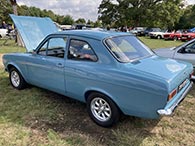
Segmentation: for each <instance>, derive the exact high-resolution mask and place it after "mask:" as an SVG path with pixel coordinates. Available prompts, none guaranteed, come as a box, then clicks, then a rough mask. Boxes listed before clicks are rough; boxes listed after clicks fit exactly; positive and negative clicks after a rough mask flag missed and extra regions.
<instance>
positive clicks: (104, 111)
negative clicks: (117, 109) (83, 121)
mask: <svg viewBox="0 0 195 146" xmlns="http://www.w3.org/2000/svg"><path fill="white" fill-rule="evenodd" d="M90 108H91V112H92V114H93V116H94V117H95V118H96V119H98V120H99V121H101V122H106V121H108V120H109V119H110V118H111V116H112V110H111V108H110V105H109V104H108V102H107V101H105V100H104V99H102V98H100V97H96V98H94V99H93V100H92V101H91V105H90Z"/></svg>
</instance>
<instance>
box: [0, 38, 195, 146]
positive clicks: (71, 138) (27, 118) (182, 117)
mask: <svg viewBox="0 0 195 146" xmlns="http://www.w3.org/2000/svg"><path fill="white" fill-rule="evenodd" d="M141 39H143V41H148V42H150V43H151V47H152V48H153V47H154V48H156V47H158V46H157V44H156V43H157V42H159V43H162V44H164V43H171V42H172V41H164V40H161V41H160V40H149V39H147V38H141ZM152 41H154V42H153V43H152ZM156 41H157V42H156ZM148 42H146V43H148ZM172 43H174V45H175V43H179V42H172ZM158 45H159V44H158ZM155 46H156V47H155ZM3 47H5V49H6V48H7V47H9V49H10V50H12V49H13V50H17V49H15V47H16V48H17V46H15V44H12V45H8V46H3ZM0 49H1V47H0ZM2 50H3V49H2ZM2 52H3V53H6V52H7V50H4V51H2ZM8 52H9V51H8ZM194 97H195V89H192V91H191V92H190V93H189V94H188V96H187V97H186V99H185V100H184V101H183V102H182V103H181V104H180V106H179V107H178V108H177V110H176V111H175V114H174V115H173V116H172V117H163V118H161V119H159V120H146V119H140V118H134V117H123V118H122V119H121V121H120V122H119V123H118V125H116V126H114V127H112V128H102V127H100V126H97V125H96V124H95V123H94V122H93V121H91V119H90V118H89V116H88V114H87V110H86V105H85V104H83V103H80V102H78V101H75V100H72V99H70V98H67V97H64V96H61V95H59V94H55V93H53V92H50V91H47V90H44V89H40V88H36V87H33V86H32V87H29V88H27V89H25V90H21V91H18V90H15V89H13V88H12V86H11V85H10V83H9V78H8V74H7V73H6V72H5V71H4V70H3V68H2V67H1V66H0V145H2V146H12V145H14V146H27V145H28V146H119V145H120V146H183V145H186V146H194V145H195V144H194V137H195V106H194V103H195V98H194Z"/></svg>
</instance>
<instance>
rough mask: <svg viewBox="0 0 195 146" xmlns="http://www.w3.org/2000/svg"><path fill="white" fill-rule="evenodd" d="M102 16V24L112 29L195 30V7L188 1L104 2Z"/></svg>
mask: <svg viewBox="0 0 195 146" xmlns="http://www.w3.org/2000/svg"><path fill="white" fill-rule="evenodd" d="M98 13H99V20H101V21H102V23H103V24H104V25H111V27H119V26H124V25H125V26H132V27H135V26H146V27H160V28H162V29H188V28H192V27H195V5H187V1H186V0H102V2H101V4H100V6H99V11H98ZM110 22H112V23H110Z"/></svg>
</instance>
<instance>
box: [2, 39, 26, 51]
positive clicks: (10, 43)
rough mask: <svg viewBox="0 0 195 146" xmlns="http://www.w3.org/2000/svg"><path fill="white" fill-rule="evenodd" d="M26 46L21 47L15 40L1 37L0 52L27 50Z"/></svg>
mask: <svg viewBox="0 0 195 146" xmlns="http://www.w3.org/2000/svg"><path fill="white" fill-rule="evenodd" d="M25 51H26V50H25V48H23V47H19V46H18V45H17V44H16V43H15V40H5V39H0V53H1V54H3V53H12V52H25Z"/></svg>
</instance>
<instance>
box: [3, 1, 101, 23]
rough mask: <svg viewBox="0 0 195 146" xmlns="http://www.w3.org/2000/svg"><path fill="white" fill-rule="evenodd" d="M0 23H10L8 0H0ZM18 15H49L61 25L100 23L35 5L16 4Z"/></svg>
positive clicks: (10, 7)
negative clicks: (75, 18)
mask: <svg viewBox="0 0 195 146" xmlns="http://www.w3.org/2000/svg"><path fill="white" fill-rule="evenodd" d="M0 8H1V9H0V23H1V22H3V21H5V22H7V23H12V20H11V18H10V17H9V14H12V13H13V9H12V5H11V3H10V1H9V0H0ZM17 12H18V15H22V16H36V17H50V18H51V19H52V20H53V21H55V22H57V23H59V24H61V25H72V24H75V23H78V24H88V25H92V26H94V27H100V26H101V23H100V22H99V20H97V21H95V22H93V21H91V20H87V21H86V20H85V19H84V18H79V19H77V20H74V19H73V17H72V16H70V15H65V16H64V15H57V14H55V13H54V12H53V11H51V10H46V9H44V10H41V9H39V8H36V7H28V6H26V5H22V6H17Z"/></svg>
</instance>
